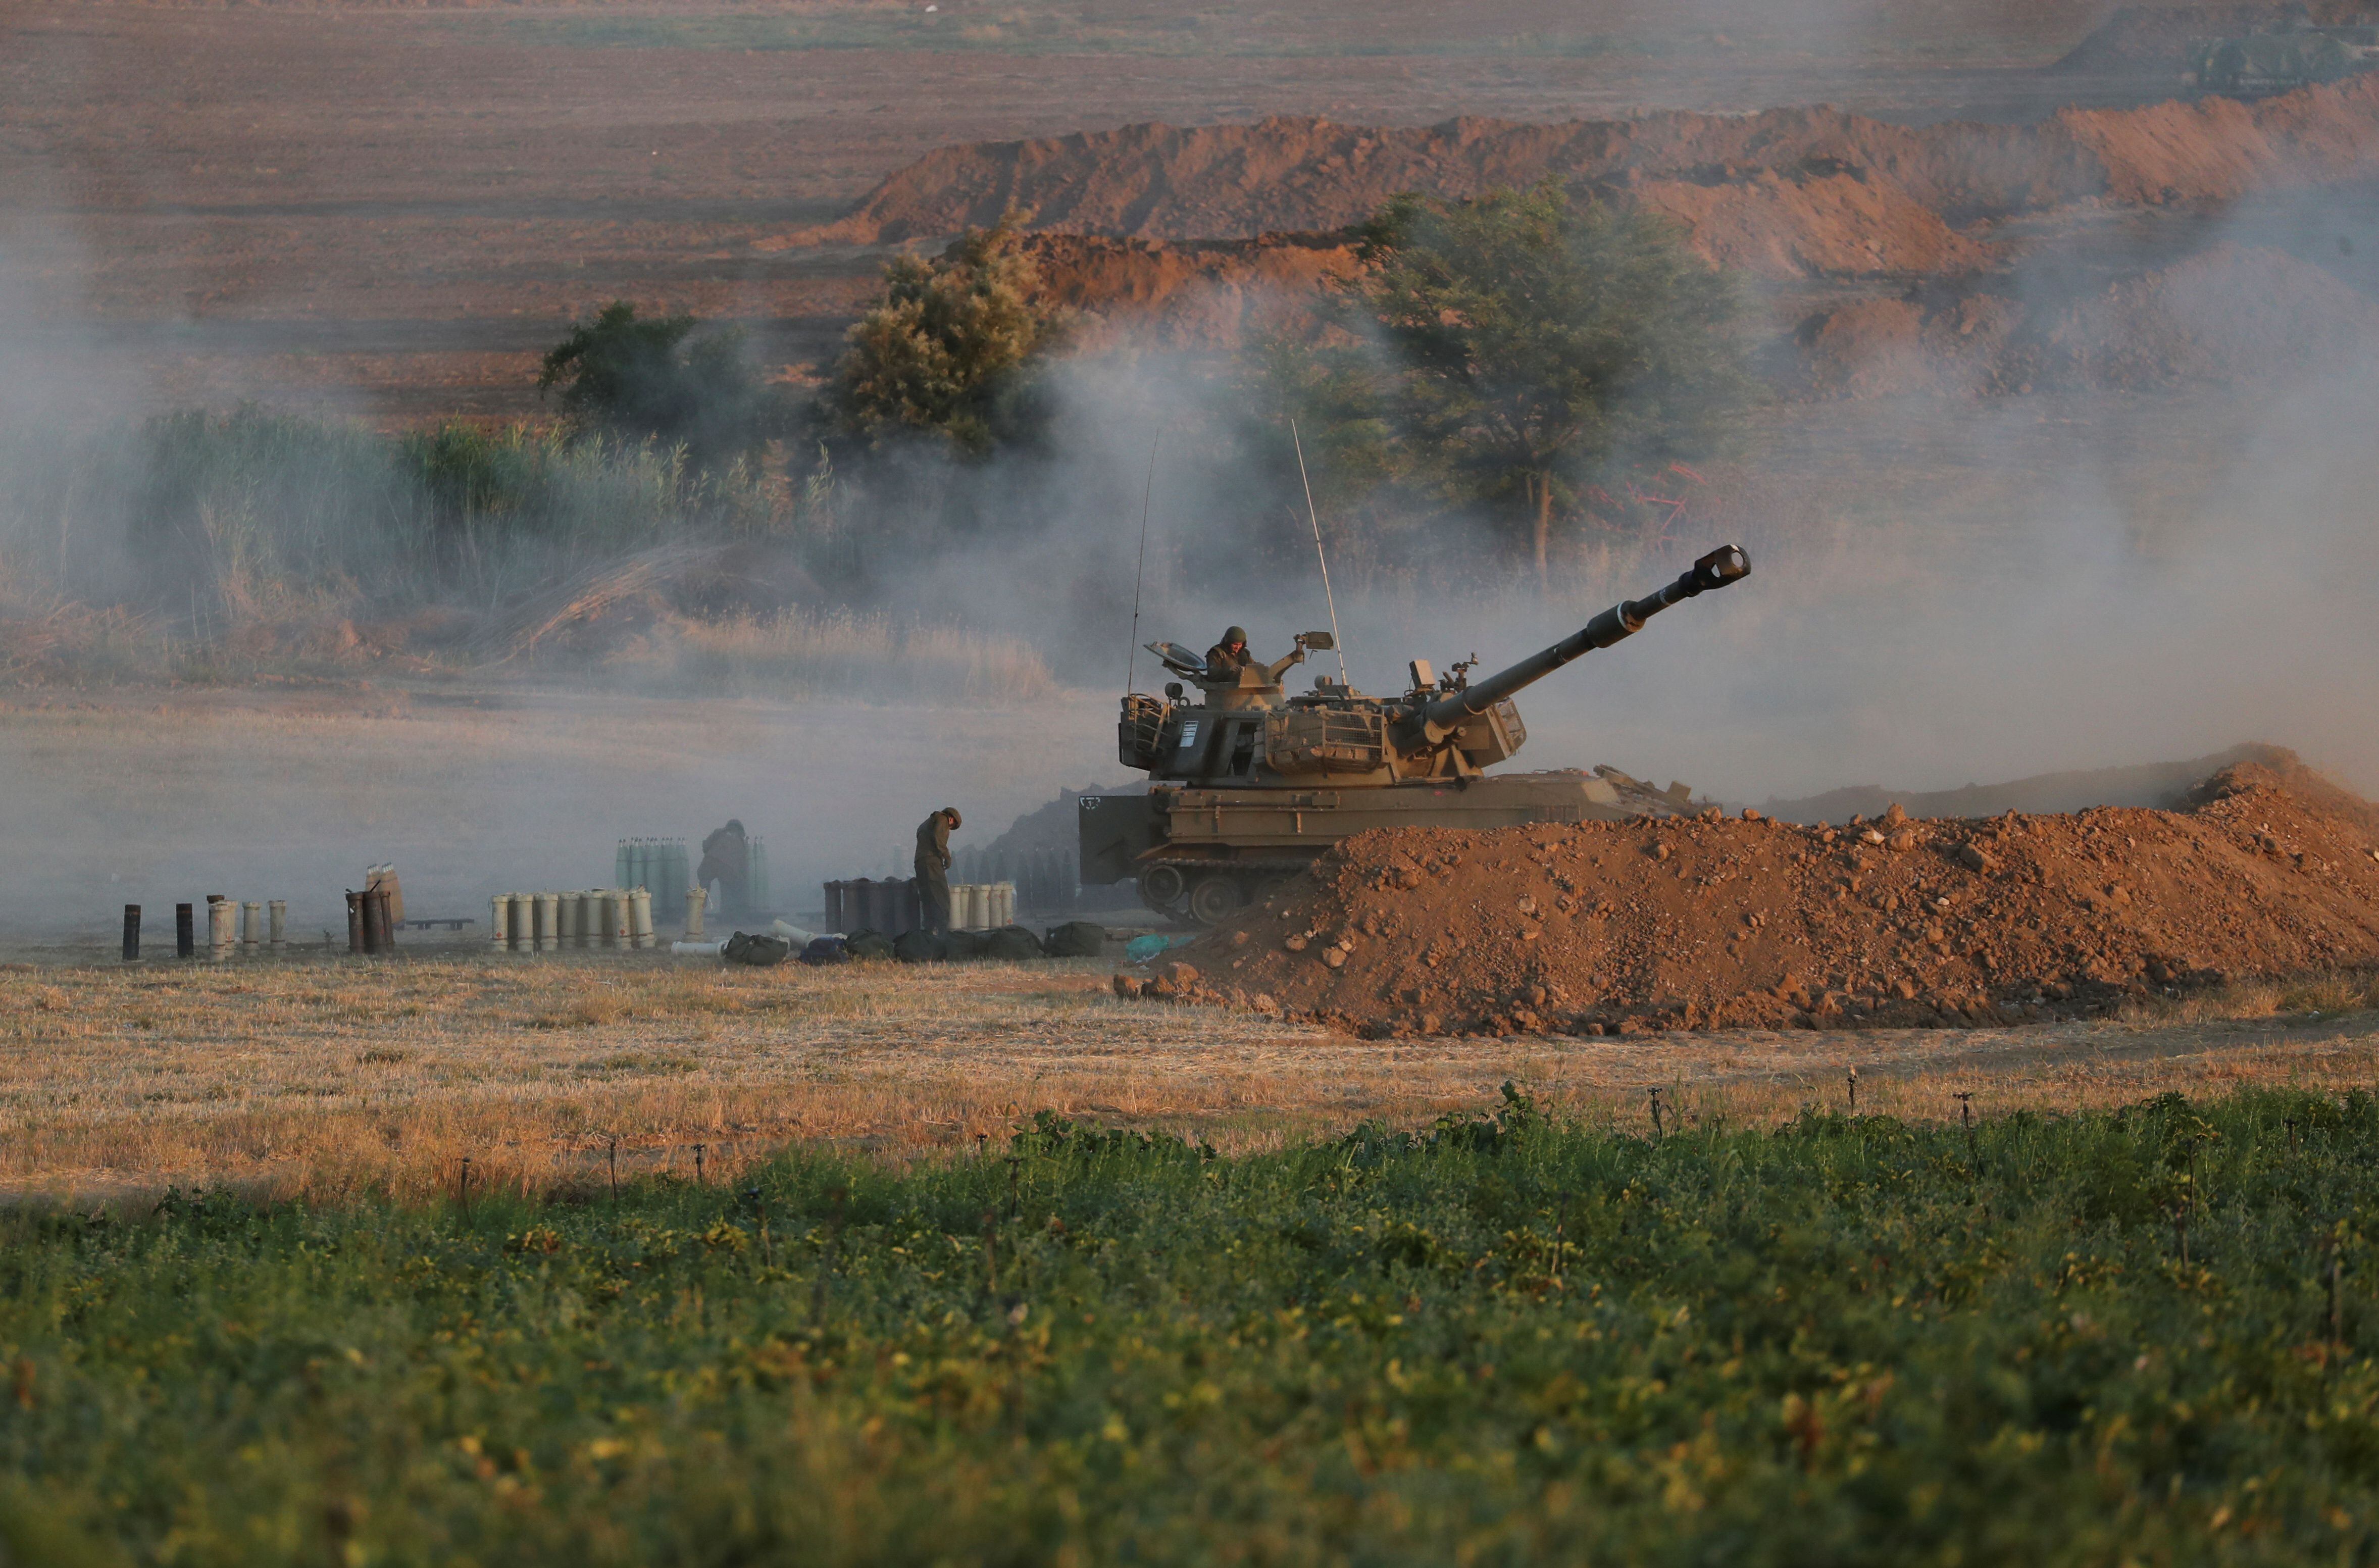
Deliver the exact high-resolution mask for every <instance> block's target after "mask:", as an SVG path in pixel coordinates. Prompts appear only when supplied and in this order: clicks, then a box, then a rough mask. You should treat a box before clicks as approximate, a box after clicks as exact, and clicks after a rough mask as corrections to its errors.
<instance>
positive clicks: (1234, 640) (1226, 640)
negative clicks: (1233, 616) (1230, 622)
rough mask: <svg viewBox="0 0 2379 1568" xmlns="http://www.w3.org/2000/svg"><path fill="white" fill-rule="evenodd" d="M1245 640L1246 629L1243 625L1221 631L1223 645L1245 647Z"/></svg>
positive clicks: (1246, 638) (1246, 640)
mask: <svg viewBox="0 0 2379 1568" xmlns="http://www.w3.org/2000/svg"><path fill="white" fill-rule="evenodd" d="M1247 642H1248V629H1247V628H1246V627H1244V626H1234V627H1232V628H1231V629H1230V630H1229V631H1227V632H1225V633H1223V645H1224V646H1225V647H1226V648H1229V647H1245V646H1247Z"/></svg>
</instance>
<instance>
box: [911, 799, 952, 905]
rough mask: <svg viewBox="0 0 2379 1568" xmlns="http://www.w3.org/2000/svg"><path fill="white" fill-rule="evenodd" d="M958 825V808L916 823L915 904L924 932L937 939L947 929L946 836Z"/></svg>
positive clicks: (948, 846)
mask: <svg viewBox="0 0 2379 1568" xmlns="http://www.w3.org/2000/svg"><path fill="white" fill-rule="evenodd" d="M958 826H959V808H958V807H956V806H944V807H943V808H942V809H941V810H939V811H937V812H936V813H935V814H933V815H931V816H929V817H927V818H926V819H925V820H924V821H923V822H921V823H919V824H917V902H918V903H919V904H920V905H922V906H923V907H924V917H925V929H926V930H927V931H929V932H932V933H933V934H934V935H936V936H939V935H944V934H945V933H947V932H948V930H949V928H950V835H951V834H952V833H953V832H955V831H956V830H957V828H958Z"/></svg>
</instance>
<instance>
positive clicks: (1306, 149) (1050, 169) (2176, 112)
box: [763, 76, 2379, 276]
mask: <svg viewBox="0 0 2379 1568" xmlns="http://www.w3.org/2000/svg"><path fill="white" fill-rule="evenodd" d="M2374 158H2379V76H2372V77H2359V78H2353V79H2350V80H2349V81H2345V82H2341V83H2339V84H2337V85H2336V86H2330V87H2314V88H2307V89H2304V90H2300V91H2296V92H2290V93H2286V94H2283V95H2281V96H2278V97H2275V98H2271V99H2267V100H2264V101H2263V102H2261V103H2238V102H2234V101H2232V100H2229V99H2220V98H2208V99H2204V100H2201V101H2198V102H2196V103H2158V104H2153V105H2150V106H2147V107H2144V108H2139V109H2122V110H2093V109H2064V110H2059V112H2058V113H2057V114H2055V115H2050V116H2049V117H2048V118H2047V119H2046V120H2043V121H2040V122H2039V123H2037V124H2034V125H2024V126H1994V125H1981V124H1968V123H1958V122H1945V123H1942V124H1938V125H1932V126H1919V127H1909V126H1897V125H1889V124H1886V123H1884V122H1882V121H1878V120H1870V119H1866V118H1865V117H1863V116H1861V115H1853V114H1849V113H1846V112H1844V111H1842V110H1841V109H1835V108H1830V107H1823V106H1820V107H1816V108H1792V109H1769V110H1765V111H1762V112H1761V113H1758V114H1754V115H1705V114H1695V113H1690V112H1685V111H1676V112H1664V113H1660V114H1653V115H1643V116H1641V117H1640V118H1636V119H1628V120H1577V121H1572V122H1569V123H1567V124H1560V125H1535V124H1527V123H1523V122H1517V121H1508V120H1486V119H1471V118H1465V119H1457V120H1449V121H1447V122H1445V123H1444V124H1443V125H1436V126H1427V127H1363V126H1346V125H1338V124H1335V123H1334V122H1332V121H1329V120H1322V119H1310V118H1290V117H1286V116H1282V117H1275V118H1272V119H1267V120H1262V121H1260V122H1258V123H1256V124H1254V125H1240V126H1205V127H1190V128H1183V127H1174V126H1166V125H1139V126H1126V127H1122V128H1120V129H1117V130H1110V131H1095V132H1084V133H1078V134H1076V135H1072V136H1066V137H1057V138H1050V139H1042V140H1036V141H1008V142H981V143H976V144H973V145H970V146H960V147H946V148H943V149H941V150H939V151H935V152H932V153H929V154H927V155H926V156H925V157H924V158H923V159H920V160H919V161H918V162H917V163H913V164H912V165H910V166H909V167H908V168H906V169H903V170H901V171H900V172H899V173H897V174H895V175H891V176H890V177H889V178H888V179H887V180H885V182H884V183H883V184H882V185H880V186H878V187H876V190H875V191H874V192H872V193H871V194H870V195H869V196H868V197H867V198H866V199H864V200H863V201H862V202H861V203H860V204H859V206H858V207H857V208H856V209H855V210H854V211H852V212H851V213H850V214H849V215H848V216H846V217H844V218H842V219H840V220H839V221H837V222H835V223H829V224H827V225H826V226H824V227H822V228H817V229H810V230H803V231H800V232H797V233H794V234H791V235H784V236H782V237H781V238H779V239H776V240H771V241H766V242H763V245H764V248H782V247H790V246H796V245H882V244H888V243H894V242H900V241H904V240H912V239H930V238H939V237H946V236H949V235H956V234H958V233H960V231H962V230H964V229H966V228H968V227H971V226H974V227H980V226H983V225H986V224H989V223H994V222H996V221H997V219H998V218H999V217H1000V215H1001V214H1002V213H1003V212H1005V211H1008V210H1009V209H1010V208H1021V209H1024V210H1025V211H1028V212H1029V213H1030V214H1031V224H1032V226H1033V227H1035V228H1038V229H1043V230H1056V231H1062V232H1067V233H1072V234H1089V235H1117V236H1128V237H1134V238H1141V239H1169V240H1186V239H1216V238H1226V237H1233V236H1240V237H1244V236H1252V235H1261V234H1270V233H1326V232H1332V231H1336V230H1340V229H1343V228H1345V227H1346V226H1347V225H1349V224H1352V223H1359V222H1360V221H1362V220H1363V219H1365V218H1367V217H1369V216H1370V215H1371V213H1372V212H1374V211H1377V210H1378V209H1379V207H1380V205H1381V204H1382V203H1383V202H1384V201H1385V200H1386V199H1388V198H1389V197H1390V196H1392V195H1394V194H1395V193H1396V192H1398V191H1406V190H1412V191H1420V192H1423V193H1427V194H1432V195H1439V196H1448V197H1464V196H1471V195H1475V194H1477V193H1478V192H1479V191H1482V190H1487V189H1491V188H1493V187H1513V186H1525V185H1528V184H1531V183H1533V182H1535V181H1537V180H1540V179H1543V178H1546V177H1548V176H1552V177H1554V178H1558V179H1560V180H1562V181H1564V182H1565V183H1567V184H1568V185H1570V186H1572V187H1579V188H1588V189H1603V188H1622V189H1624V190H1625V191H1626V192H1627V194H1628V195H1629V197H1630V198H1631V199H1634V200H1636V201H1637V202H1639V203H1641V204H1642V205H1644V206H1646V207H1648V208H1651V209H1653V210H1656V211H1664V212H1667V213H1669V214H1671V215H1672V216H1673V217H1675V218H1676V219H1678V220H1679V221H1680V222H1681V223H1685V225H1686V226H1687V228H1688V229H1689V230H1690V231H1691V233H1692V237H1693V241H1694V243H1695V244H1696V245H1697V247H1699V248H1700V249H1701V250H1702V251H1703V253H1704V254H1705V255H1707V256H1708V257H1709V258H1710V259H1712V260H1716V261H1721V262H1724V263H1726V264H1728V265H1732V266H1739V267H1744V268H1746V269H1748V270H1750V271H1755V272H1759V273H1763V274H1769V275H1777V276H1806V275H1816V274H1830V275H1840V274H1861V273H1897V272H1908V273H1938V272H1956V271H1968V270H1971V269H1973V268H1974V267H1976V266H1978V265H1981V264H1983V263H1984V262H1985V261H1986V260H1987V259H1988V256H1989V252H1988V251H1987V248H1986V247H1984V246H1983V245H1982V244H1980V243H1978V242H1977V241H1976V240H1974V239H1973V238H1970V237H1968V236H1967V235H1963V234H1961V233H1959V232H1957V231H1958V229H1959V228H1961V227H1962V226H1963V225H1966V224H1968V223H1973V222H1974V221H1975V220H1977V219H1981V218H1988V217H1993V216H2003V215H2006V214H2009V213H2013V212H2018V211H2028V210H2038V209H2043V208H2048V207H2057V206H2062V205H2065V204H2067V203H2071V202H2077V201H2112V202H2119V203H2163V202H2174V201H2223V200H2228V199H2235V198H2237V197H2240V196H2242V195H2244V194H2246V193H2247V192H2249V191H2251V190H2254V189H2257V188H2259V187H2268V186H2277V185H2290V184H2317V183H2321V182H2324V181H2329V180H2337V179H2342V178H2355V177H2361V176H2363V175H2368V173H2369V172H2370V170H2371V168H2372V167H2373V161H2374Z"/></svg>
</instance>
